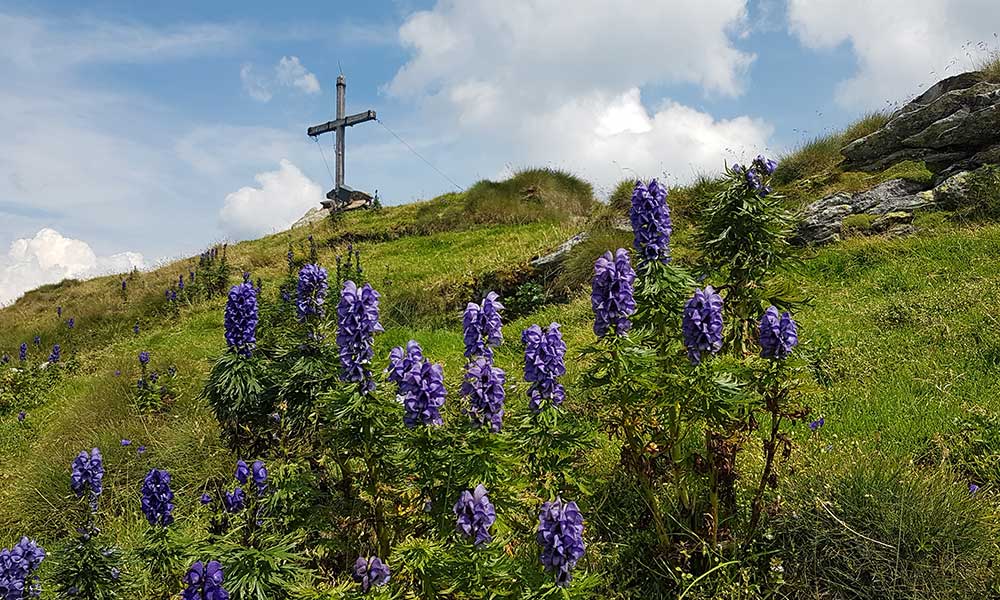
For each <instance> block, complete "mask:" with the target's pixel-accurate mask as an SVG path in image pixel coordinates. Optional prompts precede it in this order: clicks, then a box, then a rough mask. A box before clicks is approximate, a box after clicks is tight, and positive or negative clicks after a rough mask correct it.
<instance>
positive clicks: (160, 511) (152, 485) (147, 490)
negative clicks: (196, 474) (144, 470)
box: [141, 469, 174, 527]
mask: <svg viewBox="0 0 1000 600" xmlns="http://www.w3.org/2000/svg"><path fill="white" fill-rule="evenodd" d="M141 507H142V512H143V514H145V515H146V520H147V521H149V524H150V525H159V526H160V527H166V526H167V525H170V524H171V523H173V522H174V515H173V512H174V493H173V491H171V489H170V473H168V472H167V471H164V470H162V469H150V471H149V473H148V474H146V479H145V480H144V481H143V483H142V501H141Z"/></svg>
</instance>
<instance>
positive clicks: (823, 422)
mask: <svg viewBox="0 0 1000 600" xmlns="http://www.w3.org/2000/svg"><path fill="white" fill-rule="evenodd" d="M823 425H826V418H825V417H820V418H818V419H816V420H815V421H812V422H811V423H809V429H811V430H813V431H816V430H818V429H819V428H820V427H822V426H823Z"/></svg>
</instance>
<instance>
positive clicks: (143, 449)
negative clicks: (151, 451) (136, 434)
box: [135, 446, 146, 456]
mask: <svg viewBox="0 0 1000 600" xmlns="http://www.w3.org/2000/svg"><path fill="white" fill-rule="evenodd" d="M135 453H136V454H138V455H139V456H142V455H143V454H145V453H146V447H145V446H139V447H138V448H136V450H135Z"/></svg>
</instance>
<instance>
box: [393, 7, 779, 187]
mask: <svg viewBox="0 0 1000 600" xmlns="http://www.w3.org/2000/svg"><path fill="white" fill-rule="evenodd" d="M609 24H613V25H611V26H609ZM747 27H748V17H747V9H746V5H745V3H744V1H743V0H706V1H703V2H698V3H680V2H663V1H661V0H625V1H623V2H617V3H610V2H605V1H603V0H573V1H572V2H568V1H567V2H558V1H551V2H505V3H497V2H493V1H492V0H469V1H465V2H455V1H453V0H440V1H439V2H438V3H437V4H436V5H435V6H434V8H433V9H431V10H427V11H420V12H416V13H414V14H413V15H411V16H410V17H409V18H408V19H407V20H406V21H405V22H404V23H403V25H402V26H401V27H400V30H399V39H400V42H401V43H402V45H403V46H404V47H405V48H407V49H409V50H410V51H411V53H412V56H411V58H410V60H409V61H408V62H407V63H406V64H405V65H404V66H403V67H402V68H400V69H399V71H398V72H397V73H396V74H395V76H394V77H393V79H392V81H391V82H390V83H389V84H388V86H387V90H388V91H389V93H390V94H393V95H396V96H398V97H405V98H411V97H416V98H418V100H419V102H420V106H421V107H422V109H423V110H424V111H425V113H426V116H427V119H428V121H434V122H436V123H442V124H444V125H445V127H444V128H446V129H451V128H458V129H459V130H460V131H461V132H462V133H463V134H464V135H466V136H467V137H468V138H469V139H478V140H479V142H480V144H479V146H480V148H481V147H482V144H481V141H482V140H483V139H489V140H490V144H489V147H488V148H485V149H482V150H480V153H482V154H486V153H489V154H491V155H493V159H494V160H498V161H500V162H501V164H502V163H505V162H508V161H511V160H512V159H513V160H516V161H525V162H526V163H527V164H532V163H533V164H539V163H545V164H553V163H555V164H556V165H557V166H560V167H564V168H567V169H570V170H573V171H577V172H580V173H582V174H583V175H584V176H585V177H587V178H588V179H591V180H592V181H594V182H595V183H597V184H598V187H605V186H608V185H610V184H612V183H613V182H614V180H616V179H618V178H620V177H622V176H623V175H626V173H624V172H623V170H622V169H623V168H624V167H626V166H627V167H628V168H630V169H633V170H634V171H633V172H632V173H629V174H628V175H629V176H635V175H636V173H638V174H639V175H641V176H644V177H648V176H653V175H659V174H661V173H662V172H663V171H668V172H670V173H672V174H674V175H677V176H679V177H678V178H679V179H682V180H685V179H689V178H690V177H691V176H692V175H693V174H694V173H695V172H698V171H702V170H708V169H711V170H717V169H718V168H719V167H720V166H721V163H722V158H723V157H724V156H725V155H726V154H727V153H729V154H732V153H733V152H739V151H741V150H744V149H745V150H746V151H748V152H749V151H754V152H755V151H757V150H759V149H763V147H764V146H766V143H767V138H768V136H769V135H770V134H771V127H770V126H769V125H768V124H767V123H765V122H763V121H761V120H759V119H753V118H749V117H737V118H733V119H728V120H719V119H715V118H714V117H713V116H712V115H710V114H707V113H705V112H702V111H699V110H696V109H693V108H690V107H687V106H683V105H681V104H678V103H677V102H674V101H671V100H670V99H660V100H658V101H656V102H654V103H653V105H646V104H644V102H643V94H644V91H645V90H646V89H647V88H653V87H656V86H663V85H670V84H689V85H695V86H697V87H699V88H700V89H701V90H702V91H703V93H704V94H706V95H707V96H724V97H733V96H739V95H740V94H742V93H743V92H744V89H745V86H746V81H745V79H746V73H747V70H748V68H749V66H750V65H751V63H752V62H753V60H754V58H755V57H754V55H753V54H752V53H748V52H745V51H743V50H741V49H739V48H737V47H736V46H735V44H734V40H735V39H737V38H739V37H740V36H741V34H742V33H744V32H745V31H746V29H747ZM660 89H662V87H661V88H660ZM482 160H484V161H485V160H488V159H486V158H483V159H482ZM483 166H485V165H483Z"/></svg>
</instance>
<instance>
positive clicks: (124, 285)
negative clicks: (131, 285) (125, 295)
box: [122, 279, 128, 292]
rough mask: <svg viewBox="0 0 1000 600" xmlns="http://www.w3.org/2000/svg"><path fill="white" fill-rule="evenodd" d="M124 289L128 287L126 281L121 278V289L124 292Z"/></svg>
mask: <svg viewBox="0 0 1000 600" xmlns="http://www.w3.org/2000/svg"><path fill="white" fill-rule="evenodd" d="M126 289H128V282H127V281H125V280H124V279H122V291H123V292H124V291H125V290H126Z"/></svg>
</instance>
